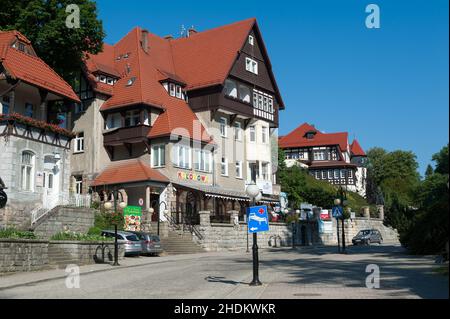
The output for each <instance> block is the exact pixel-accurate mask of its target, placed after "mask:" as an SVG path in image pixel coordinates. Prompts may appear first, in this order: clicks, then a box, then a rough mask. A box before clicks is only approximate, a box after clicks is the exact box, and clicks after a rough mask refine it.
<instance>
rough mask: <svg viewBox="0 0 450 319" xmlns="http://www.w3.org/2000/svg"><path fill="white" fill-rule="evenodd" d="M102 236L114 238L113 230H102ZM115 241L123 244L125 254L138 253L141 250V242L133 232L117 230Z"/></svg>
mask: <svg viewBox="0 0 450 319" xmlns="http://www.w3.org/2000/svg"><path fill="white" fill-rule="evenodd" d="M102 236H105V237H112V238H114V231H113V230H103V231H102ZM117 242H118V243H119V244H121V245H123V246H124V248H125V256H130V255H140V254H141V252H142V244H141V241H140V239H139V238H138V236H136V235H135V234H133V233H130V232H125V231H118V232H117Z"/></svg>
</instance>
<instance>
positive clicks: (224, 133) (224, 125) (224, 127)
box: [219, 117, 228, 138]
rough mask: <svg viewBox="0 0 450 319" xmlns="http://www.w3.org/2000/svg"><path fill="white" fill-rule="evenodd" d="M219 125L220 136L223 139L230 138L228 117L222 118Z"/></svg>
mask: <svg viewBox="0 0 450 319" xmlns="http://www.w3.org/2000/svg"><path fill="white" fill-rule="evenodd" d="M219 125H220V136H222V137H225V138H226V137H228V129H227V126H228V120H227V118H226V117H221V118H220V119H219Z"/></svg>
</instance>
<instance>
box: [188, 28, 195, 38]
mask: <svg viewBox="0 0 450 319" xmlns="http://www.w3.org/2000/svg"><path fill="white" fill-rule="evenodd" d="M196 33H197V30H195V29H194V27H191V28H190V29H189V30H188V37H190V36H191V35H193V34H196Z"/></svg>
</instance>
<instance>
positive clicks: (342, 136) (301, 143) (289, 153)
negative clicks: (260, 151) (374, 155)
mask: <svg viewBox="0 0 450 319" xmlns="http://www.w3.org/2000/svg"><path fill="white" fill-rule="evenodd" d="M279 145H280V147H281V148H282V149H283V151H284V153H285V156H286V160H285V162H286V165H287V166H288V167H291V166H294V165H298V166H300V167H303V168H305V169H307V170H308V172H309V174H310V175H312V176H314V177H315V178H316V179H319V180H325V181H327V182H329V183H331V184H333V185H342V186H344V187H345V188H346V189H347V190H349V191H352V192H356V193H358V194H360V195H361V196H363V197H365V196H366V178H367V169H366V163H367V156H366V154H365V152H364V150H363V149H362V148H361V146H360V145H359V143H358V141H357V140H356V139H355V140H354V141H353V142H352V144H349V142H348V133H323V132H320V131H319V130H317V129H316V128H315V127H314V126H312V125H310V124H308V123H304V124H302V125H300V126H299V127H298V128H296V129H295V130H294V131H292V132H291V133H289V134H287V135H285V136H282V137H280V139H279Z"/></svg>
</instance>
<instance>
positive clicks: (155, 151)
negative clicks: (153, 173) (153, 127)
mask: <svg viewBox="0 0 450 319" xmlns="http://www.w3.org/2000/svg"><path fill="white" fill-rule="evenodd" d="M164 166H166V145H165V144H158V145H153V146H152V167H153V168H159V167H164Z"/></svg>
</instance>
